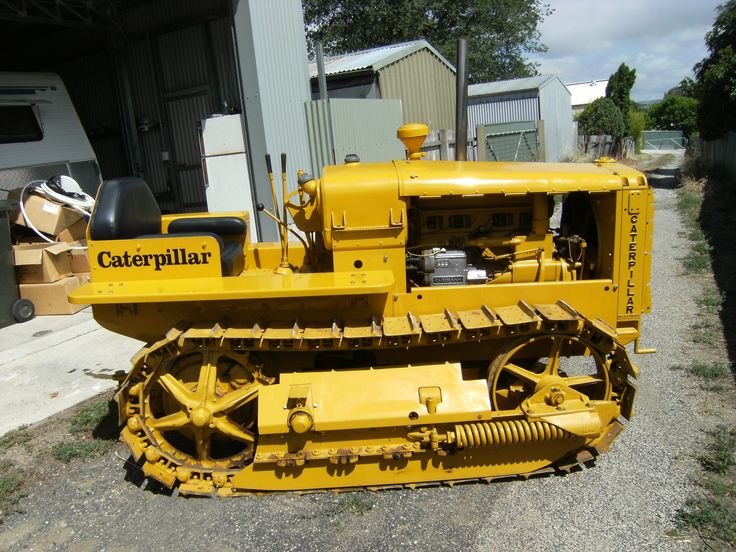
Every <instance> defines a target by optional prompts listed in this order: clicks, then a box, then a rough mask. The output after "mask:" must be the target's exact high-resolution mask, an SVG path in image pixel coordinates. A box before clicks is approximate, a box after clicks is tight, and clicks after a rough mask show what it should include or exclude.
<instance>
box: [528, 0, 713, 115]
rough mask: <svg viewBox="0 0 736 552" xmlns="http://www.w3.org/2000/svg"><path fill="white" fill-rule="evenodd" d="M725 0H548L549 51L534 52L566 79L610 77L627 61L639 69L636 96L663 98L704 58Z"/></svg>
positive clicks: (545, 70) (545, 29) (545, 34)
mask: <svg viewBox="0 0 736 552" xmlns="http://www.w3.org/2000/svg"><path fill="white" fill-rule="evenodd" d="M723 1H724V0H614V1H612V0H547V2H548V3H549V4H550V6H551V7H552V8H554V10H555V12H554V13H553V14H552V15H550V16H547V18H546V19H545V20H544V22H543V23H542V24H541V25H540V26H539V31H540V32H541V35H542V37H541V42H542V43H543V44H545V45H546V46H547V48H548V50H547V52H546V53H543V54H535V55H534V56H531V57H530V59H531V60H532V61H536V62H538V63H539V64H540V66H539V72H540V73H542V74H550V73H555V74H557V75H558V76H559V77H560V79H561V80H562V82H564V83H572V82H583V81H590V80H600V79H607V78H608V77H609V76H610V75H611V74H612V73H614V72H615V71H616V69H618V66H619V65H620V64H621V63H622V62H623V63H626V65H628V66H629V67H630V68H633V69H636V82H635V84H634V88H633V89H632V91H631V98H632V99H633V100H637V101H643V100H655V99H661V98H662V97H663V96H664V93H665V92H666V91H667V90H669V89H670V88H672V87H673V86H676V85H677V83H678V82H680V81H681V80H682V79H683V78H684V77H687V76H689V77H692V76H693V73H692V68H693V65H695V64H696V63H697V62H699V61H700V60H701V59H703V58H704V57H705V56H706V55H707V53H708V50H707V48H706V47H705V41H704V37H705V33H707V32H708V31H709V30H710V29H711V28H712V26H713V21H714V19H715V15H716V12H715V8H716V6H717V5H718V4H722V3H723Z"/></svg>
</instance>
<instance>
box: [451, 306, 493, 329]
mask: <svg viewBox="0 0 736 552" xmlns="http://www.w3.org/2000/svg"><path fill="white" fill-rule="evenodd" d="M457 316H458V318H459V319H460V323H461V324H462V325H463V327H464V328H465V329H467V330H480V329H483V328H491V327H493V326H497V325H499V322H498V321H497V320H496V316H495V315H494V314H493V312H492V311H491V309H489V308H488V307H485V308H483V309H473V310H464V311H458V313H457Z"/></svg>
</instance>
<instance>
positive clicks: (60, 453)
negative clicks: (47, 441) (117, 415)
mask: <svg viewBox="0 0 736 552" xmlns="http://www.w3.org/2000/svg"><path fill="white" fill-rule="evenodd" d="M111 447H112V443H111V442H110V441H68V442H64V443H57V444H56V445H54V446H53V447H51V455H52V456H53V457H54V458H56V459H57V460H59V461H60V462H70V461H71V460H73V459H75V458H80V459H83V460H84V459H87V458H92V457H94V456H98V455H100V454H104V453H105V452H107V451H108V450H110V448H111Z"/></svg>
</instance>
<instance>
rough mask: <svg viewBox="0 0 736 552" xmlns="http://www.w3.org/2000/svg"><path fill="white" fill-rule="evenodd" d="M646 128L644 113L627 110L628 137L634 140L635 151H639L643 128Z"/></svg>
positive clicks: (638, 110) (632, 109) (636, 110)
mask: <svg viewBox="0 0 736 552" xmlns="http://www.w3.org/2000/svg"><path fill="white" fill-rule="evenodd" d="M645 126H646V113H645V112H644V111H642V110H640V109H634V108H633V107H632V108H630V109H629V136H631V137H632V138H633V139H634V145H635V146H636V151H639V150H641V146H642V138H643V136H644V127H645Z"/></svg>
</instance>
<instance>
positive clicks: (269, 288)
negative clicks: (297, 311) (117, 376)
mask: <svg viewBox="0 0 736 552" xmlns="http://www.w3.org/2000/svg"><path fill="white" fill-rule="evenodd" d="M106 243H109V242H106ZM218 269H219V265H218ZM393 284H394V279H393V275H392V274H391V272H388V271H374V272H370V273H367V274H366V277H365V278H362V279H356V278H355V276H354V274H351V273H349V272H321V273H314V274H284V275H275V274H274V273H273V271H271V270H260V271H246V272H244V273H243V274H241V275H240V276H237V277H232V278H219V277H217V278H214V277H209V278H197V279H194V278H187V279H184V278H178V279H174V280H166V279H161V280H141V281H135V282H133V281H124V280H121V281H118V282H115V283H113V282H96V281H94V282H92V283H90V284H87V285H85V286H82V287H81V288H78V289H76V290H74V291H73V292H72V293H71V294H70V295H69V299H70V301H72V302H73V303H94V304H100V303H139V302H140V303H148V302H156V301H161V302H167V301H201V300H211V301H214V300H217V301H221V300H228V299H274V298H285V297H323V296H335V295H361V294H378V293H387V292H388V291H390V290H391V289H393Z"/></svg>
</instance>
